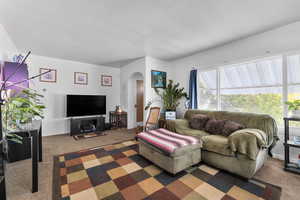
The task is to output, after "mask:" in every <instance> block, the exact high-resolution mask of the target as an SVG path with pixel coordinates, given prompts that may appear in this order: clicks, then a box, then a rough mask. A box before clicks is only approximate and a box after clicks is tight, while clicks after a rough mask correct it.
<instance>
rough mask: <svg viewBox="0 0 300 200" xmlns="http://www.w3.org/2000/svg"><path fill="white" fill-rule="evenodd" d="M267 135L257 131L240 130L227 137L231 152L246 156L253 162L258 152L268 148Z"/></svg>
mask: <svg viewBox="0 0 300 200" xmlns="http://www.w3.org/2000/svg"><path fill="white" fill-rule="evenodd" d="M267 141H268V135H267V134H266V133H265V132H264V131H262V130H259V129H249V128H247V129H241V130H238V131H235V132H233V133H232V134H231V135H229V136H228V142H229V146H230V148H231V150H232V151H233V152H238V153H241V154H245V155H247V156H248V157H249V158H250V159H253V160H255V159H256V157H257V154H258V152H259V151H260V150H261V149H263V148H268V147H269V144H268V142H267Z"/></svg>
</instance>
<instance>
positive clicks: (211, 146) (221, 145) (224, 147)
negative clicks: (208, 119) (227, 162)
mask: <svg viewBox="0 0 300 200" xmlns="http://www.w3.org/2000/svg"><path fill="white" fill-rule="evenodd" d="M201 139H202V142H203V144H202V148H203V149H204V150H207V151H212V152H215V153H219V154H222V155H225V156H234V152H233V151H232V150H231V148H230V145H229V141H228V138H227V137H225V136H222V135H207V136H203V137H202V138H201Z"/></svg>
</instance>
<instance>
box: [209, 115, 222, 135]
mask: <svg viewBox="0 0 300 200" xmlns="http://www.w3.org/2000/svg"><path fill="white" fill-rule="evenodd" d="M225 122H226V120H217V119H210V120H208V122H207V123H206V126H205V131H207V132H209V133H211V134H215V135H222V132H223V128H224V124H225Z"/></svg>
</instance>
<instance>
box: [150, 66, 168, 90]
mask: <svg viewBox="0 0 300 200" xmlns="http://www.w3.org/2000/svg"><path fill="white" fill-rule="evenodd" d="M166 83H167V72H162V71H156V70H151V87H152V88H166Z"/></svg>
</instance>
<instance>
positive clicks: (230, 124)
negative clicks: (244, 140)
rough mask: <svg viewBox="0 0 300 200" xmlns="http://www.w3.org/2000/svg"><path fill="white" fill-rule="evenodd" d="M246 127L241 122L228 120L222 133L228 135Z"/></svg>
mask: <svg viewBox="0 0 300 200" xmlns="http://www.w3.org/2000/svg"><path fill="white" fill-rule="evenodd" d="M243 128H245V126H244V125H242V124H239V123H237V122H234V121H231V120H227V121H226V122H225V124H224V129H223V131H222V135H223V136H226V137H228V136H229V135H230V134H231V133H233V132H235V131H237V130H240V129H243Z"/></svg>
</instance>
